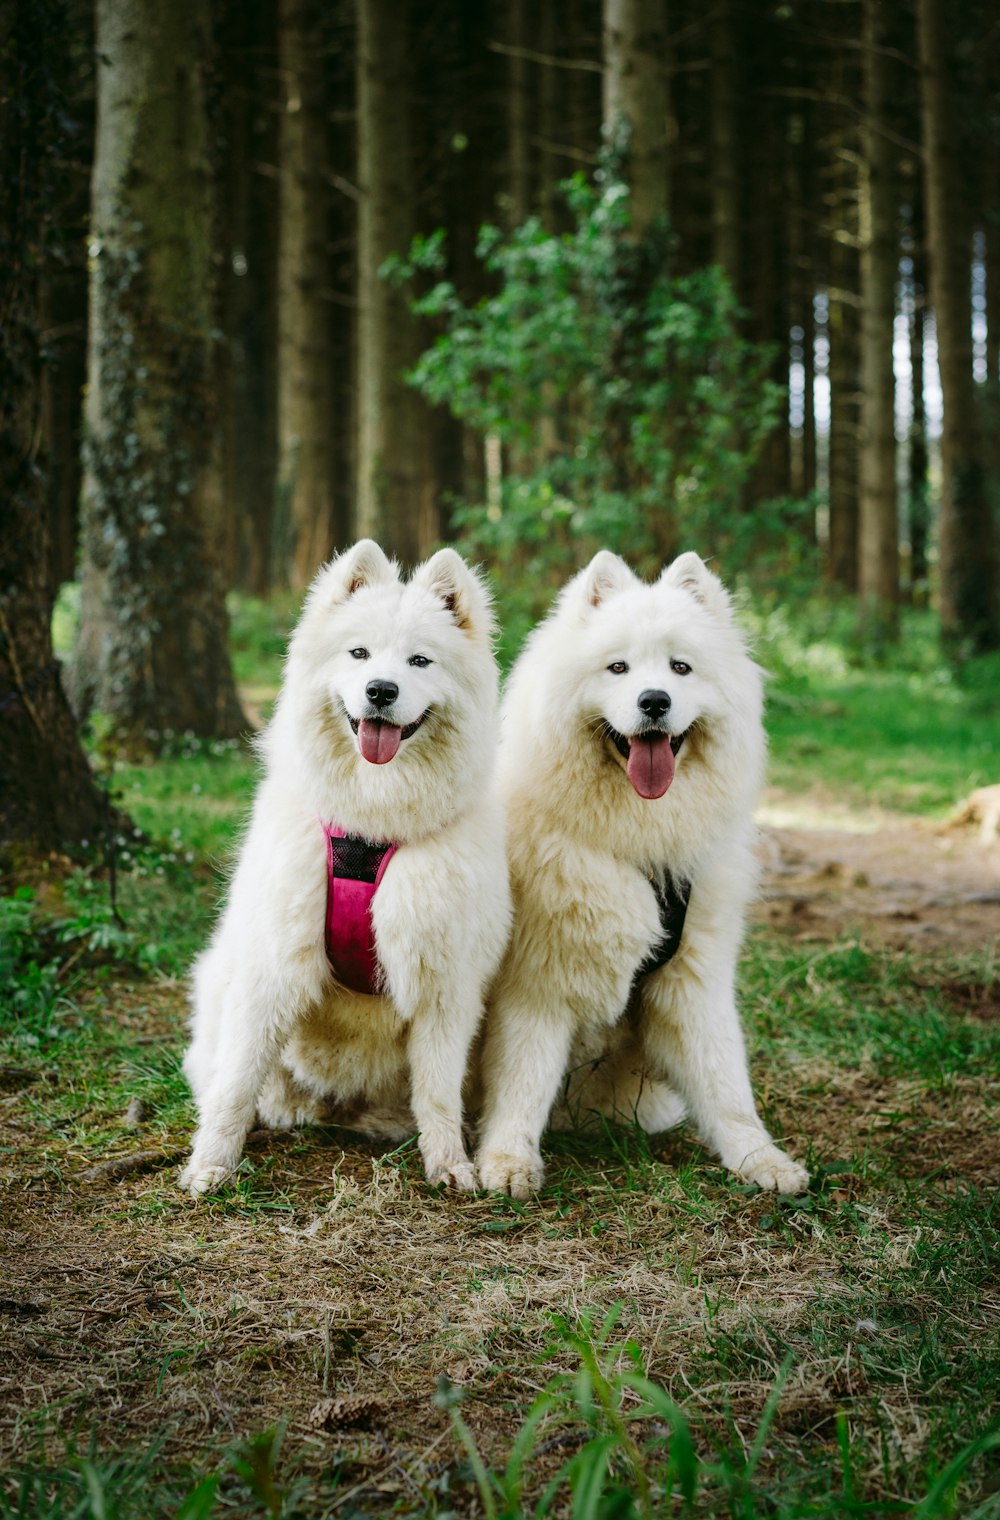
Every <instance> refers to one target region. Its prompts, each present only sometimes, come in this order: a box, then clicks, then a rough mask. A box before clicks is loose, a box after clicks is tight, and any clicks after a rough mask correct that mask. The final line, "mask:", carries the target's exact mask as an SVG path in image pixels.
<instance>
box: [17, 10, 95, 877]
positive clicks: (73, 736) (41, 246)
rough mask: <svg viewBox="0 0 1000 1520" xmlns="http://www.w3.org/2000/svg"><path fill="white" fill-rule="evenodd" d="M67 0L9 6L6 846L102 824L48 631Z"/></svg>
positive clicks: (40, 844) (79, 833)
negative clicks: (55, 214) (51, 333)
mask: <svg viewBox="0 0 1000 1520" xmlns="http://www.w3.org/2000/svg"><path fill="white" fill-rule="evenodd" d="M68 33H69V20H68V16H67V7H66V6H65V5H64V4H62V3H61V0H32V4H31V5H23V4H22V5H18V6H16V7H14V6H8V7H6V8H5V9H4V11H3V12H2V15H0V57H2V59H3V68H4V88H3V90H2V92H0V169H2V172H0V222H2V225H3V228H4V234H5V235H4V239H3V244H2V254H0V851H2V853H3V855H4V856H5V857H6V856H7V854H8V851H9V849H10V847H11V846H12V845H15V844H17V845H22V846H26V847H27V848H28V849H29V850H43V851H47V850H51V849H66V850H71V849H73V848H75V847H78V846H79V844H80V842H81V840H83V839H87V838H89V839H93V838H95V836H96V834H97V832H98V830H99V829H100V827H101V819H102V810H103V799H102V796H101V794H100V792H99V791H98V789H97V787H96V786H95V784H94V781H93V777H92V776H91V773H90V767H89V765H88V763H87V758H86V756H85V754H84V752H83V749H82V747H81V745H80V740H79V737H78V734H77V730H76V723H75V721H74V719H73V715H72V713H71V712H70V709H69V704H68V703H67V701H66V698H65V696H64V694H63V689H62V682H61V680H60V675H59V665H58V662H57V661H56V660H55V658H54V656H53V653H52V639H51V635H50V632H49V624H50V618H51V614H52V582H51V578H50V575H49V555H48V543H47V534H46V520H47V514H46V510H45V494H46V477H45V473H44V469H43V468H42V466H43V463H44V461H43V460H42V459H41V458H40V457H39V455H38V439H39V434H40V395H41V354H40V345H39V332H38V323H39V297H40V289H39V287H40V282H41V280H42V279H43V278H44V277H45V275H46V274H47V273H48V272H49V269H48V261H47V255H48V254H49V253H50V252H51V243H50V240H49V238H48V237H47V236H46V232H47V229H46V224H45V217H46V210H47V208H48V205H49V202H50V198H51V193H52V183H53V178H54V174H55V162H56V160H57V158H61V157H62V156H63V155H65V154H66V153H67V152H68V151H69V148H68V145H67V141H66V137H65V125H66V122H67V119H68V103H67V101H66V98H65V93H64V89H63V84H64V78H65V74H66V61H67V60H66V58H65V56H61V55H62V50H63V49H64V47H65V42H64V40H63V39H65V37H66V36H67V35H68Z"/></svg>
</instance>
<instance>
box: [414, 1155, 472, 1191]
mask: <svg viewBox="0 0 1000 1520" xmlns="http://www.w3.org/2000/svg"><path fill="white" fill-rule="evenodd" d="M426 1169H427V1181H428V1182H431V1183H436V1182H443V1183H444V1185H445V1187H449V1188H455V1189H456V1190H457V1191H458V1192H459V1193H474V1192H475V1191H476V1188H477V1186H478V1183H477V1182H476V1169H475V1167H474V1166H473V1165H472V1162H471V1161H466V1159H465V1157H464V1156H463V1157H462V1158H461V1160H458V1161H434V1160H429V1161H427V1162H426Z"/></svg>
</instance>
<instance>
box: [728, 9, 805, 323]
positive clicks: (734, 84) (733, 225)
mask: <svg viewBox="0 0 1000 1520" xmlns="http://www.w3.org/2000/svg"><path fill="white" fill-rule="evenodd" d="M709 28H710V41H711V49H712V80H711V88H712V100H711V113H712V115H711V130H712V261H713V263H715V264H718V265H719V266H720V268H722V269H723V270H724V271H725V273H726V274H727V275H728V277H729V283H730V285H732V287H733V290H734V292H735V294H736V297H737V299H739V297H740V293H741V290H742V273H743V271H742V258H741V252H742V247H741V230H742V215H741V209H740V185H741V183H742V178H743V177H742V175H741V173H740V145H739V119H740V118H739V88H738V67H737V45H736V25H735V19H734V16H733V6H732V0H720V3H719V4H718V5H717V6H716V7H715V8H714V10H713V12H712V15H711V18H710V20H709ZM796 211H797V208H793V214H795V213H796Z"/></svg>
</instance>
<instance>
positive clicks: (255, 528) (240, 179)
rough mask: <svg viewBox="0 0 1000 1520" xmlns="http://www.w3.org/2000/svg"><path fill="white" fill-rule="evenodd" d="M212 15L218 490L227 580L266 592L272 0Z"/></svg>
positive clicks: (274, 238) (271, 410)
mask: <svg viewBox="0 0 1000 1520" xmlns="http://www.w3.org/2000/svg"><path fill="white" fill-rule="evenodd" d="M216 17H217V23H216V24H217V33H216V36H217V49H218V52H219V53H220V54H221V55H222V62H221V70H220V73H221V79H220V88H221V93H222V101H221V106H220V112H221V116H222V121H221V131H222V132H223V133H224V136H225V142H226V144H227V152H226V153H225V154H224V156H223V158H222V162H221V165H220V173H219V179H220V189H219V196H220V202H221V206H220V214H219V218H218V221H219V227H220V234H221V239H220V241H221V250H222V260H221V263H222V269H221V275H220V280H221V291H220V303H219V304H220V311H221V328H222V333H223V343H222V344H221V345H220V347H221V350H222V352H221V353H220V355H219V363H218V373H219V389H220V417H219V434H220V439H219V454H220V458H219V469H220V475H221V480H220V488H219V494H220V498H221V511H222V513H223V515H224V517H225V518H226V519H228V533H227V537H228V539H229V543H230V553H231V555H232V557H233V560H234V563H233V569H232V574H231V576H230V583H231V584H237V585H240V586H242V587H243V588H245V589H246V590H247V591H250V592H252V593H253V594H254V595H255V596H266V595H267V593H268V591H269V590H270V589H271V583H272V568H273V557H272V538H273V532H274V505H275V495H276V489H277V465H278V460H277V448H278V438H277V377H278V366H277V342H278V326H277V307H278V298H277V287H278V199H279V192H278V182H277V170H276V168H275V165H276V164H277V162H278V119H279V111H278V103H279V102H280V101H281V100H282V98H283V96H282V91H281V88H280V81H279V78H278V56H277V26H276V19H277V18H276V6H275V5H274V3H273V0H225V3H224V4H220V5H219V6H218V8H217V10H216ZM283 569H285V570H286V569H287V567H283Z"/></svg>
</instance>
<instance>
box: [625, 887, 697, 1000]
mask: <svg viewBox="0 0 1000 1520" xmlns="http://www.w3.org/2000/svg"><path fill="white" fill-rule="evenodd" d="M652 886H653V891H654V892H655V893H656V901H657V902H658V903H659V906H660V930H661V932H662V938H661V940H660V942H659V944H657V945H654V946H653V948H652V950H651V951H650V952H649V954H648V955H647V957H646V959H645V960H644V961H643V963H642V965H641V966H640V967H639V969H638V971H637V972H636V974H635V981H636V982H640V981H642V979H643V977H646V976H650V975H651V974H652V973H653V972H654V971H659V969H660V967H661V966H665V965H666V964H667V962H668V961H672V960H673V958H674V956H675V955H676V954H677V950H678V946H679V945H680V942H681V935H682V934H683V933H684V920H685V918H686V917H687V910H688V903H689V902H690V900H691V883H690V882H689V881H678V882H674V881H672V880H671V879H670V877H668V878H667V880H666V882H665V883H664V884H663V885H662V886H661V885H660V883H659V882H658V881H654V882H653V883H652ZM633 985H634V983H633Z"/></svg>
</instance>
